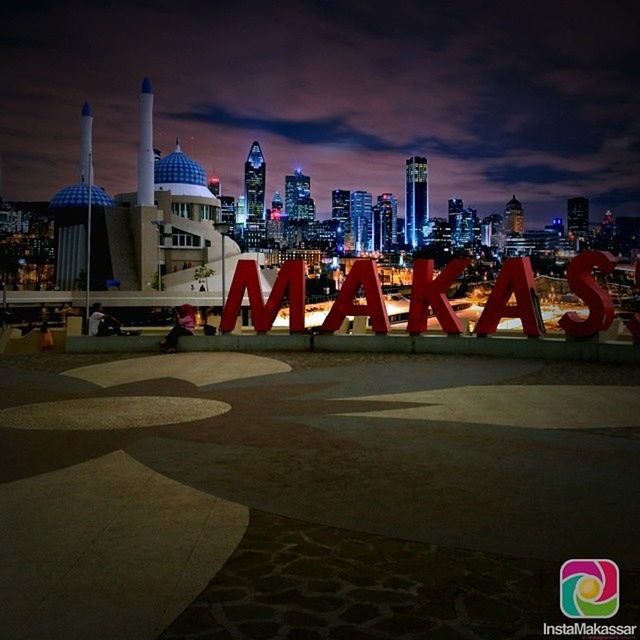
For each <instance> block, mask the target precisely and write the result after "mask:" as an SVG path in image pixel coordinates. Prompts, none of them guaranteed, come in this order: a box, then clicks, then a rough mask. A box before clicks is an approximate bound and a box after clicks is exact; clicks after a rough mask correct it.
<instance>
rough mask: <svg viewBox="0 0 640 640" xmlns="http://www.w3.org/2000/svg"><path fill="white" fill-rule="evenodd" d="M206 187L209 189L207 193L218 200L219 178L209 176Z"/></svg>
mask: <svg viewBox="0 0 640 640" xmlns="http://www.w3.org/2000/svg"><path fill="white" fill-rule="evenodd" d="M207 185H208V187H209V191H211V193H212V194H213V195H214V196H215V197H216V198H219V197H220V193H221V192H220V178H218V177H217V176H211V177H210V178H209V181H208V182H207Z"/></svg>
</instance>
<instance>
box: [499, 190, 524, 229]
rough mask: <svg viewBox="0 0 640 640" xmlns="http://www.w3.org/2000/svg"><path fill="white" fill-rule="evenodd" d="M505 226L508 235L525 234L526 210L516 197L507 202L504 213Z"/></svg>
mask: <svg viewBox="0 0 640 640" xmlns="http://www.w3.org/2000/svg"><path fill="white" fill-rule="evenodd" d="M504 226H505V232H506V233H507V234H509V233H511V234H518V235H522V234H523V233H524V209H523V208H522V203H521V202H520V201H519V200H518V199H517V198H516V197H515V195H514V196H513V198H511V200H509V202H507V206H506V208H505V211H504Z"/></svg>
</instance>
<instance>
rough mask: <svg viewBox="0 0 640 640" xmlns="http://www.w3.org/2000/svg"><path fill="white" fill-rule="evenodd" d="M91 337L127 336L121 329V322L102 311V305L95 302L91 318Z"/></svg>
mask: <svg viewBox="0 0 640 640" xmlns="http://www.w3.org/2000/svg"><path fill="white" fill-rule="evenodd" d="M89 335H90V336H96V337H98V338H103V337H105V336H126V335H128V334H127V333H125V332H124V331H122V329H121V325H120V321H119V320H118V319H117V318H114V317H113V316H110V315H108V314H107V313H105V312H104V310H103V309H102V303H100V302H94V303H93V305H92V306H91V315H90V316H89Z"/></svg>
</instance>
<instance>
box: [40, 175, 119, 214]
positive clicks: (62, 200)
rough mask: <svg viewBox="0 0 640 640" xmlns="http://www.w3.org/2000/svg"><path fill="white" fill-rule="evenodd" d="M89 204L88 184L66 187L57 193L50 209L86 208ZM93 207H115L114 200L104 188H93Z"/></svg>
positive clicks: (50, 204) (82, 183)
mask: <svg viewBox="0 0 640 640" xmlns="http://www.w3.org/2000/svg"><path fill="white" fill-rule="evenodd" d="M88 204H89V185H88V184H87V183H86V182H81V183H80V184H74V185H72V186H70V187H65V188H64V189H61V190H60V191H58V193H56V195H55V196H53V198H51V201H50V202H49V208H51V209H53V208H61V207H86V206H87V205H88ZM91 205H92V206H94V207H113V206H115V204H114V202H113V198H112V197H111V196H110V195H109V194H108V193H107V192H106V191H105V190H104V189H103V188H102V187H96V186H95V185H94V186H92V187H91Z"/></svg>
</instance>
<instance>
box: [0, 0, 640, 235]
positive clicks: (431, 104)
mask: <svg viewBox="0 0 640 640" xmlns="http://www.w3.org/2000/svg"><path fill="white" fill-rule="evenodd" d="M67 6H68V7H69V10H68V11H66V12H61V11H56V10H54V8H53V7H52V6H49V5H48V4H47V3H35V4H33V3H32V4H29V5H27V6H26V7H18V6H13V7H9V8H8V9H3V10H2V11H3V14H4V19H3V23H4V24H5V25H7V31H8V33H9V37H8V38H6V39H5V41H4V42H3V48H4V50H5V51H4V53H5V59H8V58H10V57H11V59H12V60H14V61H15V64H12V66H11V68H10V69H8V70H7V72H6V73H5V84H4V86H3V88H2V89H1V90H0V153H1V154H2V160H1V163H2V176H3V179H2V186H1V187H0V194H2V196H3V197H4V198H5V199H13V200H46V199H49V198H51V197H52V196H53V194H54V193H55V192H56V191H58V190H59V189H60V188H61V187H63V186H65V185H67V184H70V183H72V182H73V181H74V177H75V174H76V172H77V168H76V167H77V157H78V126H77V114H78V110H79V109H80V106H81V105H82V104H83V102H84V100H88V101H89V103H90V104H91V108H92V111H93V115H94V117H95V122H94V132H93V137H94V147H95V150H94V166H95V175H96V182H97V184H100V185H102V186H104V187H105V188H106V189H107V191H108V192H109V193H110V194H112V195H113V194H115V193H118V192H124V191H129V190H131V189H132V188H134V186H135V182H136V156H137V142H138V132H137V125H138V123H137V118H136V113H137V109H136V100H137V87H138V86H139V82H140V79H141V78H142V77H144V76H145V75H149V77H150V78H151V80H152V82H153V84H154V89H155V91H156V109H157V118H156V126H155V142H156V146H158V147H160V148H161V149H162V150H163V153H164V154H165V155H166V154H168V153H170V152H171V151H172V147H173V141H174V140H175V137H176V135H179V136H180V139H181V143H182V147H183V150H184V151H185V153H187V154H188V155H190V156H192V157H193V158H194V159H195V160H196V161H198V162H199V163H200V164H202V165H203V166H204V168H205V169H206V171H207V173H208V174H209V175H211V174H213V173H215V174H216V175H217V176H219V177H220V180H221V184H222V193H223V194H225V195H233V196H235V197H237V196H238V195H240V194H242V193H243V191H244V187H243V171H242V168H243V164H244V161H245V159H246V152H247V148H248V147H249V146H250V143H251V141H252V140H258V141H259V142H260V144H261V146H262V149H263V151H264V155H265V159H266V161H267V163H268V164H269V172H268V175H267V184H266V195H267V199H268V198H270V197H271V195H272V194H273V193H274V191H276V190H277V191H280V192H282V191H283V187H284V178H285V176H286V175H289V174H290V173H291V172H292V170H293V169H294V168H296V167H301V168H302V170H303V172H304V173H305V174H306V175H309V176H311V177H312V179H313V185H314V186H313V191H312V193H311V196H312V197H313V198H314V199H315V200H316V204H317V210H318V216H319V217H321V218H327V217H330V214H331V192H332V191H333V190H334V189H348V190H350V191H357V190H366V191H369V192H371V193H372V194H374V196H377V195H379V194H382V193H393V194H395V195H396V197H398V199H399V211H398V213H399V215H403V213H404V191H405V185H404V180H405V175H404V163H405V160H406V158H407V157H410V156H413V155H422V156H425V157H426V158H427V159H428V162H429V171H430V177H429V180H430V184H429V189H430V202H429V205H430V214H431V216H432V217H446V215H447V203H448V200H449V198H451V197H454V196H456V197H460V198H463V199H464V201H465V203H468V204H469V205H470V206H472V207H474V208H476V209H477V210H478V214H479V216H485V215H489V214H491V213H502V212H503V211H504V206H505V203H506V202H507V201H508V200H509V198H510V197H511V195H512V194H513V193H515V194H516V196H517V197H518V199H519V200H520V201H521V202H522V203H523V205H524V207H525V209H526V216H527V218H526V224H527V226H531V227H541V226H542V225H543V224H545V223H547V222H549V220H550V219H551V217H556V216H562V217H566V203H567V199H569V198H572V197H576V196H585V197H588V198H589V199H590V202H591V217H592V220H599V219H601V218H602V215H603V214H604V212H605V211H606V210H607V209H612V210H613V211H614V213H615V214H616V215H639V214H640V194H639V191H640V190H639V189H638V184H637V178H636V177H635V176H636V175H637V174H638V173H640V172H639V168H640V149H639V148H638V142H637V133H638V131H639V130H640V123H639V119H638V115H637V113H639V112H640V111H639V110H638V108H637V105H638V90H637V88H636V87H635V83H634V82H633V81H632V79H633V77H634V75H635V72H636V70H637V65H638V62H637V56H634V55H633V52H634V51H635V50H636V47H637V45H636V44H635V40H634V37H635V36H634V34H633V28H632V24H633V20H632V19H630V18H633V16H635V15H636V14H637V9H636V7H635V6H634V5H633V4H632V3H620V4H619V5H616V8H615V11H614V10H611V9H609V10H608V13H606V14H605V15H604V16H603V14H602V10H601V8H600V7H596V5H595V3H579V4H578V3H569V4H568V5H564V6H563V7H552V6H551V5H549V9H548V11H546V12H545V11H544V7H540V6H537V9H536V10H533V9H532V8H526V7H518V8H514V7H510V6H508V5H504V7H502V6H501V7H493V8H492V9H491V10H490V9H478V8H476V7H474V8H472V7H471V5H470V4H467V3H461V4H459V5H457V6H456V7H455V8H451V7H447V6H445V5H444V4H441V3H439V2H432V3H429V5H427V7H426V9H424V8H423V7H424V5H423V3H415V4H414V3H407V4H406V5H403V7H402V8H389V7H386V11H385V12H384V14H383V16H384V17H383V18H382V17H379V9H380V6H379V5H378V3H375V2H373V3H359V2H348V3H334V2H327V1H325V2H320V1H317V2H313V1H309V2H299V3H295V5H294V4H291V3H286V2H284V3H278V5H269V4H264V5H261V6H260V7H254V9H253V12H252V13H251V15H250V16H247V12H246V11H245V4H243V3H239V4H238V5H236V6H234V7H224V8H222V9H219V10H217V12H216V14H215V15H214V16H210V15H208V13H207V12H206V5H204V4H203V3H197V2H191V3H189V2H187V3H185V4H183V5H181V6H180V8H179V9H178V8H176V7H174V6H172V5H165V4H163V3H159V4H158V6H157V7H156V8H154V11H153V12H151V11H149V10H148V7H147V5H145V4H144V3H141V4H137V3H133V4H129V5H127V9H123V8H121V9H120V10H116V11H112V12H109V11H107V10H106V8H105V7H101V6H98V7H97V8H96V7H88V6H85V5H83V4H80V3H78V4H77V5H76V4H75V3H68V5H67ZM293 7H295V11H292V10H291V9H292V8H293ZM546 14H548V15H546ZM547 17H548V18H549V20H548V24H547V22H545V20H546V18H547ZM268 22H270V23H273V24H278V27H279V31H278V37H277V38H274V37H273V35H274V34H273V31H272V30H268V29H267V30H265V29H264V28H261V27H263V25H264V24H267V23H268ZM87 24H91V25H92V30H91V33H90V34H89V35H88V36H87V37H85V35H84V34H85V33H86V31H85V28H86V25H87ZM167 24H170V25H171V33H170V34H169V32H168V31H167ZM478 25H482V28H481V29H479V28H478ZM543 25H544V28H542V26H543ZM163 33H164V34H166V35H167V36H168V37H163ZM298 33H304V41H303V42H302V41H301V42H300V46H298V47H295V48H293V49H292V48H291V47H290V43H291V41H292V39H291V38H292V36H295V34H298ZM566 33H571V38H570V39H567V38H565V37H563V36H564V35H566ZM212 34H215V37H211V36H212ZM249 40H251V46H248V45H247V43H248V41H249ZM96 43H99V44H100V45H102V46H94V45H95V44H96ZM132 45H135V47H136V55H135V56H133V57H131V56H130V47H131V46H132ZM399 45H401V46H399ZM507 45H508V46H507ZM255 51H260V52H261V54H260V56H259V59H257V58H256V57H255V56H254V53H255ZM105 52H106V53H105ZM45 54H46V56H47V64H46V65H43V64H42V58H43V55H45ZM365 54H366V55H365ZM125 58H126V64H125Z"/></svg>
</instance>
